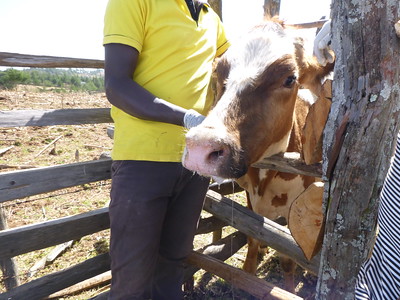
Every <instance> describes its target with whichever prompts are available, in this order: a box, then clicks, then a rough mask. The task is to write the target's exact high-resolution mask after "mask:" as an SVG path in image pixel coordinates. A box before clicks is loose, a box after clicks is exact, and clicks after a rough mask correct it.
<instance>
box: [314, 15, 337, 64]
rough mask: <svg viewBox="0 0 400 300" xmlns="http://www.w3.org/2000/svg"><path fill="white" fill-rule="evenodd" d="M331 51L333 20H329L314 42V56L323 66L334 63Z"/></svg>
mask: <svg viewBox="0 0 400 300" xmlns="http://www.w3.org/2000/svg"><path fill="white" fill-rule="evenodd" d="M331 51H332V49H331V20H328V21H326V22H325V24H324V25H323V26H322V28H321V30H320V31H319V32H318V34H317V36H316V37H315V40H314V55H315V57H316V58H317V60H318V62H319V64H320V65H321V66H326V64H327V63H332V62H333V61H334V57H333V55H332V53H331Z"/></svg>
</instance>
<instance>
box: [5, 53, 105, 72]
mask: <svg viewBox="0 0 400 300" xmlns="http://www.w3.org/2000/svg"><path fill="white" fill-rule="evenodd" d="M0 66H4V67H31V68H94V69H102V68H104V61H103V60H96V59H83V58H70V57H56V56H43V55H27V54H19V53H9V52H0Z"/></svg>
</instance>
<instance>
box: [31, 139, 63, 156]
mask: <svg viewBox="0 0 400 300" xmlns="http://www.w3.org/2000/svg"><path fill="white" fill-rule="evenodd" d="M62 137H63V136H62V135H60V136H58V137H56V138H55V139H54V140H52V141H51V142H50V144H48V145H46V146H45V147H44V148H43V149H42V150H40V152H39V153H38V154H36V155H35V158H36V157H38V156H39V155H40V154H42V153H43V152H44V151H46V149H47V148H49V147H50V146H51V145H53V144H54V143H55V142H57V141H58V140H59V139H61V138H62Z"/></svg>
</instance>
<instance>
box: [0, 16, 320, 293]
mask: <svg viewBox="0 0 400 300" xmlns="http://www.w3.org/2000/svg"><path fill="white" fill-rule="evenodd" d="M321 22H322V21H321ZM314 25H315V24H314ZM307 26H310V25H307ZM318 26H319V25H318ZM303 28H304V27H303ZM0 66H12V67H45V68H103V67H104V61H102V60H89V59H74V58H65V57H51V56H36V55H24V54H16V53H5V52H0ZM109 111H110V109H109V108H91V109H58V110H23V111H0V127H20V126H52V125H77V124H95V123H111V122H112V119H111V117H110V114H109ZM110 166H111V160H110V159H105V160H98V161H90V162H81V163H74V164H65V165H58V166H51V167H41V168H35V169H28V170H18V171H11V172H5V173H0V203H1V202H6V201H10V200H14V199H20V198H24V197H28V196H33V195H38V194H42V193H48V192H51V191H55V190H59V189H64V188H68V187H72V186H78V185H81V184H85V183H90V182H95V181H100V180H108V179H110ZM255 166H257V167H260V168H268V169H276V170H280V171H283V172H292V173H296V174H305V175H311V176H321V166H320V165H313V166H306V165H304V163H303V162H302V161H301V159H300V158H299V157H298V155H297V156H296V155H293V154H291V155H289V154H285V155H277V156H274V157H271V158H268V159H264V160H262V161H261V162H259V163H257V164H255ZM240 190H241V188H239V187H238V186H237V185H235V184H232V183H225V184H222V185H216V184H214V185H211V186H210V191H209V192H208V194H207V197H206V201H205V206H204V208H205V210H206V211H208V212H210V213H212V214H213V215H215V216H216V217H217V218H218V219H216V218H215V217H212V218H209V219H203V220H201V222H200V226H199V230H198V232H197V233H198V234H202V233H205V232H210V231H211V230H215V229H218V228H221V227H222V226H226V225H227V224H229V225H231V226H233V227H235V228H236V229H238V230H240V231H241V232H243V233H244V234H247V235H250V236H253V237H255V238H257V239H259V240H261V241H263V242H264V243H266V244H268V245H269V246H271V247H272V248H274V249H276V250H277V251H279V252H281V253H283V254H286V255H288V256H290V257H292V258H293V259H294V260H295V261H296V262H297V263H298V264H299V265H301V266H302V267H304V268H305V269H307V270H310V271H311V272H313V273H317V270H318V264H319V257H318V256H317V257H314V259H313V260H312V261H307V260H306V259H305V257H304V255H303V253H302V251H301V249H300V248H299V247H298V246H297V244H296V243H295V241H294V240H293V238H292V237H291V235H290V233H289V231H288V230H287V229H286V228H285V227H282V226H280V225H278V224H276V223H274V222H272V221H270V220H268V219H266V218H264V217H261V216H259V215H257V214H255V213H254V212H252V211H251V210H249V209H247V208H245V207H243V206H241V205H239V204H238V203H236V202H233V201H231V200H230V199H229V198H226V197H223V196H222V195H221V194H228V193H233V192H237V191H240ZM215 191H218V192H220V193H221V194H218V193H216V192H215ZM107 228H109V219H108V208H103V209H99V210H95V211H91V212H87V213H83V214H79V215H76V216H71V217H65V218H61V219H57V220H52V221H47V222H43V223H37V224H33V225H27V226H23V227H19V228H14V229H8V230H3V231H0V245H2V246H1V247H0V259H8V258H11V257H14V256H16V255H20V254H23V253H27V252H30V251H34V250H38V249H43V248H45V247H49V246H53V245H57V244H59V243H62V242H65V241H69V240H73V239H79V238H81V237H83V236H85V235H88V234H92V233H95V232H98V231H101V230H104V229H107ZM58 232H63V234H62V235H60V234H57V233H58ZM243 233H238V237H235V241H238V242H235V243H234V246H232V245H231V244H229V243H228V242H226V241H222V242H221V243H225V244H229V248H231V247H232V249H236V250H237V249H239V248H240V247H241V246H242V245H243V244H244V243H245V238H244V235H243ZM232 243H233V240H232ZM225 244H224V245H225ZM225 248H226V247H225ZM210 249H211V248H208V251H211V250H210ZM226 252H227V251H226ZM235 252H236V251H235ZM231 254H232V253H230V255H231ZM213 255H214V254H213ZM216 255H217V256H218V255H220V258H221V259H223V260H224V259H226V258H227V257H229V256H230V255H227V254H226V253H225V254H221V253H219V254H216ZM195 257H197V259H199V258H200V261H203V262H206V261H208V260H209V259H208V258H207V257H202V256H199V255H195ZM217 264H218V263H217ZM222 266H224V265H222ZM198 267H199V266H197V268H198ZM224 268H225V266H224ZM189 269H191V270H192V271H193V270H194V268H189ZM106 270H109V258H108V255H107V254H105V255H102V256H99V257H96V258H93V259H90V260H88V261H86V262H84V263H81V264H78V265H76V266H73V267H71V268H69V269H67V270H64V271H60V272H56V273H54V274H50V275H47V276H44V277H42V278H40V279H37V280H33V281H31V282H29V283H26V284H24V285H21V286H19V287H17V288H15V289H12V290H10V291H9V292H6V293H3V294H0V298H1V299H3V297H5V299H20V298H21V297H24V296H25V295H26V294H27V293H29V298H30V299H42V298H43V297H46V296H48V295H50V294H51V293H53V292H56V291H59V290H60V289H63V288H65V287H68V286H70V285H72V284H74V283H77V282H80V281H82V280H84V279H87V278H90V277H92V276H95V275H98V274H100V273H102V272H104V271H106ZM229 272H230V271H229ZM234 272H236V271H234ZM252 278H254V277H252ZM227 280H229V279H227ZM262 284H264V283H262ZM264 285H265V284H264ZM243 289H245V290H246V287H245V286H243ZM273 289H274V287H271V289H270V290H268V289H267V291H268V293H270V291H271V290H273ZM252 293H253V295H255V296H258V295H259V294H257V291H256V292H254V291H253V292H252ZM290 297H291V296H290Z"/></svg>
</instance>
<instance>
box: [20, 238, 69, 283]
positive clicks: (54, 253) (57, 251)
mask: <svg viewBox="0 0 400 300" xmlns="http://www.w3.org/2000/svg"><path fill="white" fill-rule="evenodd" d="M73 242H74V241H69V242H65V243H62V244H60V245H57V246H56V247H55V248H54V249H53V250H51V251H50V253H49V254H48V255H47V256H45V257H43V258H42V259H41V260H39V261H38V262H37V263H36V264H35V265H34V266H33V267H32V268H30V269H29V272H28V277H32V276H34V275H35V274H36V273H37V272H38V271H39V270H41V269H43V268H44V267H45V266H47V265H49V264H51V263H53V262H54V261H55V260H56V258H57V257H59V256H60V255H61V254H62V253H64V251H65V250H67V249H68V248H70V247H71V246H72V244H73Z"/></svg>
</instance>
